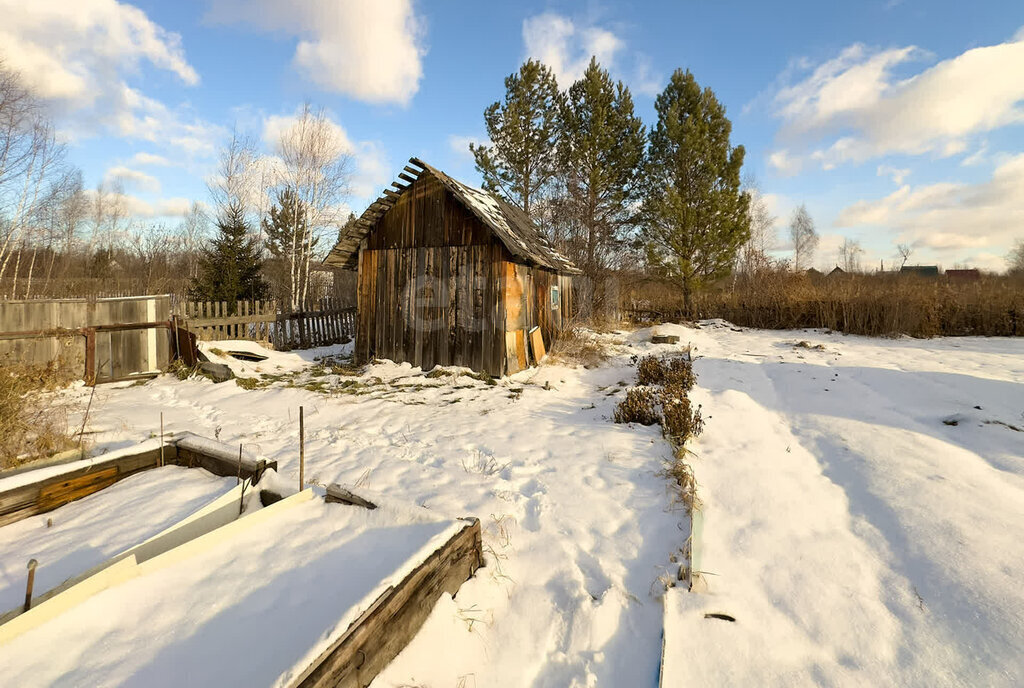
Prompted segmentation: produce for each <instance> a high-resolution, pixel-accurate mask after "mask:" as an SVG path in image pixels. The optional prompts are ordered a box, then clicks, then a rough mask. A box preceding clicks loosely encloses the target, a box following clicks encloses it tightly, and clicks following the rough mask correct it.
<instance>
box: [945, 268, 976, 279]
mask: <svg viewBox="0 0 1024 688" xmlns="http://www.w3.org/2000/svg"><path fill="white" fill-rule="evenodd" d="M946 279H948V280H949V281H951V282H977V281H978V280H980V279H981V272H980V271H979V270H978V269H977V268H967V269H963V270H946Z"/></svg>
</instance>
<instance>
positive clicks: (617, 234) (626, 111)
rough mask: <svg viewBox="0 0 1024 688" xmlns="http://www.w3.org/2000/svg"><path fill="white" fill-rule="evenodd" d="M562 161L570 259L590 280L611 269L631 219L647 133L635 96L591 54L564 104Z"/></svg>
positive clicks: (561, 145)
mask: <svg viewBox="0 0 1024 688" xmlns="http://www.w3.org/2000/svg"><path fill="white" fill-rule="evenodd" d="M561 122H562V133H561V135H560V141H559V164H560V167H561V170H562V178H563V180H564V183H565V189H566V194H567V203H568V205H569V214H570V216H571V218H570V221H571V223H572V224H573V225H574V226H575V227H576V228H577V230H578V231H577V232H573V233H572V234H575V236H574V237H573V239H572V240H570V246H571V251H570V252H571V253H572V254H573V255H572V257H573V258H574V259H575V260H576V264H577V266H579V267H580V268H581V269H582V270H583V271H584V272H585V273H586V274H587V275H588V276H590V277H591V278H595V277H598V276H599V275H600V274H601V273H602V272H603V271H604V270H605V269H606V268H607V267H609V261H610V259H611V257H612V256H613V254H614V252H615V251H616V250H617V249H618V248H619V247H620V246H621V243H622V239H623V238H624V237H623V234H624V231H625V229H626V228H627V227H628V225H629V224H630V222H631V221H632V219H633V218H632V213H631V212H630V208H631V207H632V205H633V202H634V201H635V200H636V199H637V198H638V197H639V185H638V181H639V172H640V165H641V163H642V162H643V156H644V145H645V143H646V136H645V133H644V126H643V123H642V122H641V120H640V118H639V117H637V116H635V115H634V114H633V97H632V96H631V95H630V92H629V89H628V88H626V87H625V86H624V85H623V83H622V82H621V81H620V82H618V83H617V84H614V83H612V79H611V76H610V75H609V73H608V72H607V71H606V70H604V69H601V67H600V65H598V63H597V60H596V59H594V58H591V60H590V65H589V66H588V67H587V70H586V71H585V72H584V73H583V76H582V78H580V80H579V81H577V82H576V83H574V84H573V85H572V86H570V87H569V91H568V97H567V98H566V100H565V103H564V105H563V108H562V116H561Z"/></svg>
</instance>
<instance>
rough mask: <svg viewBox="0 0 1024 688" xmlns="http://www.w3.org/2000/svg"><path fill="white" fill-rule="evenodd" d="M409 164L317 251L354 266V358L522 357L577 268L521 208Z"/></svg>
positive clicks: (556, 316)
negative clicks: (331, 243) (342, 231)
mask: <svg viewBox="0 0 1024 688" xmlns="http://www.w3.org/2000/svg"><path fill="white" fill-rule="evenodd" d="M409 163H410V166H406V167H405V169H404V171H403V172H401V173H400V174H399V175H398V178H399V180H400V181H399V182H394V183H392V186H394V187H395V190H394V191H393V190H391V189H387V190H385V191H384V194H383V195H382V196H381V197H380V198H379V199H377V200H376V201H375V202H374V203H372V204H371V205H370V207H369V208H367V209H366V211H365V212H364V213H363V214H362V216H361V217H360V218H359V219H358V220H357V221H356V222H355V223H354V224H353V225H351V226H350V228H349V230H348V232H347V233H346V234H345V235H344V236H342V237H341V238H340V240H339V241H338V244H337V245H336V246H335V247H334V248H333V249H332V250H331V252H330V253H329V254H328V256H327V257H326V258H325V259H324V264H325V265H327V266H335V267H343V268H347V269H350V270H355V269H358V271H359V279H358V289H357V300H358V309H359V315H358V318H357V324H356V349H355V351H356V357H357V359H358V360H362V361H366V360H371V359H373V358H387V359H391V360H393V361H397V362H408V363H411V364H412V365H414V366H420V367H422V368H423V369H424V370H427V369H430V368H432V367H434V366H435V365H456V366H466V367H468V368H472V369H473V370H477V371H481V372H486V373H489V374H491V375H494V376H500V375H504V374H506V373H513V372H516V371H518V370H521V369H523V368H525V367H527V366H528V365H530V364H531V363H532V362H535V361H536V360H537V359H538V358H539V357H540V356H543V351H544V349H545V348H547V347H550V345H551V342H552V340H553V339H554V338H556V337H557V336H558V333H559V332H560V331H561V329H562V327H563V326H564V325H565V324H566V323H567V322H568V320H569V318H570V317H571V316H572V308H573V303H572V276H573V275H574V274H578V272H579V271H578V270H577V269H576V267H575V266H574V265H573V264H572V263H571V262H570V261H569V260H568V259H567V258H565V256H563V255H562V254H560V253H559V252H558V251H556V250H555V249H554V248H553V247H552V246H551V245H550V244H549V243H548V242H547V240H546V239H545V238H544V237H543V235H542V234H541V232H540V231H539V229H538V228H537V227H536V225H534V224H533V223H532V222H531V221H530V219H529V217H527V216H526V214H525V213H523V211H522V210H520V209H519V208H517V207H515V206H513V205H512V204H510V203H507V202H506V201H504V200H502V199H501V198H499V197H497V196H496V195H494V194H491V193H489V192H486V191H481V190H480V189H477V188H474V187H472V186H468V185H466V184H463V183H462V182H459V181H457V180H455V179H452V178H451V177H449V176H448V175H446V174H445V173H444V172H441V171H440V170H438V169H435V168H433V167H431V166H430V165H427V164H426V163H424V162H422V161H421V160H419V159H418V158H411V159H410V160H409Z"/></svg>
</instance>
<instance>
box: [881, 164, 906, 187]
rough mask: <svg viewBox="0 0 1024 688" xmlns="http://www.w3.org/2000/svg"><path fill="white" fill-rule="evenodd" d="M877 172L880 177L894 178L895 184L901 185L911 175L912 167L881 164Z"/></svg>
mask: <svg viewBox="0 0 1024 688" xmlns="http://www.w3.org/2000/svg"><path fill="white" fill-rule="evenodd" d="M875 174H876V175H877V176H879V177H889V178H891V179H892V183H893V184H896V185H897V186H900V185H901V184H903V181H904V180H905V179H906V178H907V177H909V176H910V168H907V167H893V166H891V165H879V166H878V169H877V170H875Z"/></svg>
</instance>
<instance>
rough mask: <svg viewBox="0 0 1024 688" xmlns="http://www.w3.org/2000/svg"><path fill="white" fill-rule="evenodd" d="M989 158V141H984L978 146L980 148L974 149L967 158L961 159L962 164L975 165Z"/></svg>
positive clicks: (965, 165)
mask: <svg viewBox="0 0 1024 688" xmlns="http://www.w3.org/2000/svg"><path fill="white" fill-rule="evenodd" d="M987 159H988V143H983V144H981V146H979V147H978V150H976V151H974V152H973V153H971V154H970V155H968V156H967V157H966V158H964V159H963V160H961V161H960V164H961V165H962V166H964V167H974V166H975V165H980V164H981V163H983V162H985V160H987Z"/></svg>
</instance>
